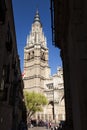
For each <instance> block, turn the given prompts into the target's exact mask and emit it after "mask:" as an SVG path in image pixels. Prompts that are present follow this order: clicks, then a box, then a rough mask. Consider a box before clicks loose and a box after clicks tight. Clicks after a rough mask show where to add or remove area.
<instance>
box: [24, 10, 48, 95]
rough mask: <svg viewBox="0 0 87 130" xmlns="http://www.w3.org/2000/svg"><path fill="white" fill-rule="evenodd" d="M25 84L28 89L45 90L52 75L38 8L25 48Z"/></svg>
mask: <svg viewBox="0 0 87 130" xmlns="http://www.w3.org/2000/svg"><path fill="white" fill-rule="evenodd" d="M24 73H25V75H24V86H25V89H26V90H29V91H35V92H43V91H44V81H45V80H46V79H48V78H49V76H50V68H49V65H48V48H47V42H46V37H45V36H44V33H43V28H42V24H41V21H40V16H39V13H38V10H37V11H36V14H35V17H34V22H33V24H32V27H31V32H30V34H29V35H28V36H27V41H26V46H25V48H24Z"/></svg>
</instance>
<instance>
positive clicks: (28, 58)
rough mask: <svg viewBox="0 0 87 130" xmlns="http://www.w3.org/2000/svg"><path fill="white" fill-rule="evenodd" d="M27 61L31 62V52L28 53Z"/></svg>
mask: <svg viewBox="0 0 87 130" xmlns="http://www.w3.org/2000/svg"><path fill="white" fill-rule="evenodd" d="M27 60H30V52H29V53H28V56H27Z"/></svg>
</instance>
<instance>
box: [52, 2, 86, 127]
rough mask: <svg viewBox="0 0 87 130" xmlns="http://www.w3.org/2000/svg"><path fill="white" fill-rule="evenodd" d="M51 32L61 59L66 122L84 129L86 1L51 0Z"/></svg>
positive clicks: (68, 125) (66, 125)
mask: <svg viewBox="0 0 87 130" xmlns="http://www.w3.org/2000/svg"><path fill="white" fill-rule="evenodd" d="M50 3H51V13H52V14H51V16H53V17H52V24H53V26H52V32H53V36H54V37H53V41H54V42H55V46H56V47H58V48H60V52H61V58H62V62H63V74H64V91H65V110H66V122H65V126H64V128H63V130H86V129H87V69H86V68H87V67H86V65H87V7H86V5H87V0H70V1H69V0H65V1H61V0H50Z"/></svg>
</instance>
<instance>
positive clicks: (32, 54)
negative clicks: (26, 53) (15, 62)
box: [31, 51, 34, 59]
mask: <svg viewBox="0 0 87 130" xmlns="http://www.w3.org/2000/svg"><path fill="white" fill-rule="evenodd" d="M33 58H34V51H32V52H31V59H33Z"/></svg>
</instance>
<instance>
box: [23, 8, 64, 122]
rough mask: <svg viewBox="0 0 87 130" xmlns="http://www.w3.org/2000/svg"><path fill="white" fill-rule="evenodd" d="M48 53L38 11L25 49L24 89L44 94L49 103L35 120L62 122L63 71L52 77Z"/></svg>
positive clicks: (60, 70) (59, 70)
mask: <svg viewBox="0 0 87 130" xmlns="http://www.w3.org/2000/svg"><path fill="white" fill-rule="evenodd" d="M48 53H49V51H48V48H47V41H46V37H45V35H44V32H43V28H42V24H41V21H40V16H39V12H38V10H37V11H36V14H35V17H34V21H33V24H32V27H31V32H30V34H29V35H28V36H27V41H26V46H25V48H24V76H23V80H24V88H25V90H27V91H29V92H30V91H35V92H38V93H44V95H45V96H46V97H47V99H48V101H49V104H48V105H47V106H45V107H44V109H43V112H40V113H37V115H36V117H35V118H37V119H38V118H39V119H43V120H54V119H55V120H56V121H60V120H64V119H65V105H64V87H63V70H62V68H59V69H58V71H57V73H56V74H54V75H53V76H51V75H50V67H49V64H48V61H49V58H48V57H49V54H48Z"/></svg>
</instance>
